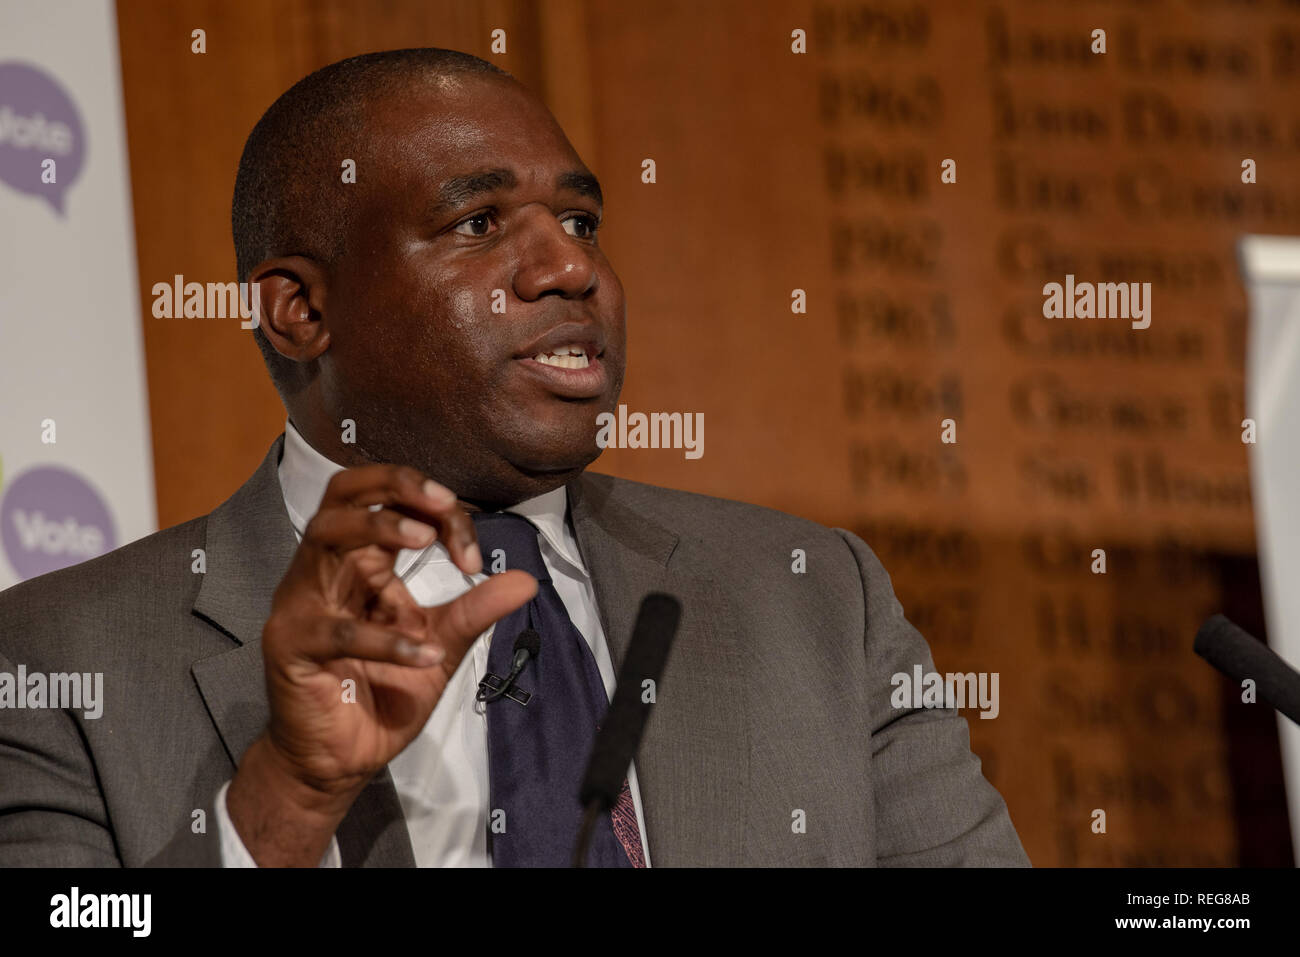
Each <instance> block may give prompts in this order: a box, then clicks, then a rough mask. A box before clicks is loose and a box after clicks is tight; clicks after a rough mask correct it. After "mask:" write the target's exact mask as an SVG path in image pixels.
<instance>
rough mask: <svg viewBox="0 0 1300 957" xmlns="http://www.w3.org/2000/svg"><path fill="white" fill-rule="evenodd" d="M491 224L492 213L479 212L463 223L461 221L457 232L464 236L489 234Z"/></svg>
mask: <svg viewBox="0 0 1300 957" xmlns="http://www.w3.org/2000/svg"><path fill="white" fill-rule="evenodd" d="M491 225H492V214H491V213H479V214H478V215H477V216H471V217H470V218H469V219H467V220H465V221H464V222H463V223H459V224H458V225H457V226H456V232H458V233H460V234H461V235H462V236H486V235H487V234H488V227H490V226H491ZM480 227H481V228H480ZM467 230H468V231H467Z"/></svg>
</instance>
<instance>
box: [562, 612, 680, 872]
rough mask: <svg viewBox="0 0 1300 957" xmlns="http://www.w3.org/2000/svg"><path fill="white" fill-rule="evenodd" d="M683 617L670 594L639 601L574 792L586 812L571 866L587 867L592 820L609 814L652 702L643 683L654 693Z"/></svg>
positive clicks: (643, 728)
mask: <svg viewBox="0 0 1300 957" xmlns="http://www.w3.org/2000/svg"><path fill="white" fill-rule="evenodd" d="M681 617H682V604H681V602H679V601H678V600H677V599H676V598H674V597H672V596H671V595H665V594H662V593H660V592H651V593H650V594H649V595H646V596H645V598H644V599H642V600H641V609H640V610H639V611H638V612H637V616H636V624H635V625H634V626H633V628H632V641H631V643H630V644H629V645H628V648H627V657H626V658H624V659H623V667H622V668H621V669H619V673H618V687H616V688H615V689H614V700H613V702H612V703H611V704H610V706H609V712H608V713H607V714H606V715H605V723H604V726H603V727H602V728H601V729H600V732H599V733H598V734H597V735H596V741H595V744H593V745H592V748H591V760H590V761H589V762H588V763H587V776H586V777H585V778H583V781H582V787H581V789H579V791H578V800H579V801H580V802H581V803H582V805H583V807H584V808H585V813H584V816H583V819H582V828H581V830H579V832H578V841H577V844H576V846H575V847H574V850H573V866H574V867H583V866H584V865H585V863H586V860H587V845H588V843H589V842H590V840H591V831H592V828H593V827H594V826H595V823H596V819H597V818H598V817H599V816H600V814H601V812H602V811H608V810H610V808H612V807H613V806H614V805H615V804H616V803H618V795H619V792H620V791H622V790H623V781H624V780H625V779H626V777H627V769H628V765H630V764H631V763H632V759H633V758H635V757H636V751H637V748H638V747H640V745H641V735H642V733H643V732H644V731H645V725H646V719H647V718H648V717H649V716H650V702H647V701H643V700H642V685H643V682H645V681H646V680H647V679H649V680H650V681H653V682H654V683H655V692H656V695H657V694H658V685H659V680H660V678H661V677H662V676H663V673H664V665H665V664H666V663H667V662H668V652H669V651H670V650H671V649H672V646H673V639H674V638H676V637H677V625H678V623H679V622H680V621H681Z"/></svg>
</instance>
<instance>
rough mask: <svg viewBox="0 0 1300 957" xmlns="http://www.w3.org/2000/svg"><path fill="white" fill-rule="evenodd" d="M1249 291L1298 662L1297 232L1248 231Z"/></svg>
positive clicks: (1274, 562) (1299, 794)
mask: <svg viewBox="0 0 1300 957" xmlns="http://www.w3.org/2000/svg"><path fill="white" fill-rule="evenodd" d="M1240 252H1241V272H1242V278H1243V281H1244V282H1245V284H1246V291H1247V293H1248V294H1249V296H1250V344H1249V349H1248V352H1247V357H1246V415H1247V416H1249V417H1250V418H1252V419H1254V420H1255V444H1254V445H1252V446H1250V479H1251V494H1252V496H1253V498H1254V504H1255V527H1256V534H1257V537H1258V541H1259V565H1260V582H1261V585H1262V587H1263V591H1264V611H1265V616H1266V618H1267V621H1268V643H1269V647H1271V648H1272V649H1273V651H1275V652H1276V653H1277V654H1278V655H1280V656H1281V657H1282V658H1283V659H1285V660H1286V662H1287V663H1288V664H1289V665H1291V667H1293V668H1295V667H1297V666H1300V238H1295V237H1291V236H1246V237H1244V238H1243V239H1242V240H1241V246H1240ZM1277 721H1278V735H1279V737H1280V739H1281V742H1282V768H1283V772H1284V774H1285V777H1286V788H1287V796H1288V800H1287V807H1288V809H1289V815H1290V818H1291V842H1292V845H1293V847H1294V852H1295V859H1296V861H1297V862H1300V727H1297V726H1296V725H1295V724H1294V723H1293V722H1291V721H1290V720H1289V719H1287V718H1284V717H1282V716H1281V715H1278V718H1277Z"/></svg>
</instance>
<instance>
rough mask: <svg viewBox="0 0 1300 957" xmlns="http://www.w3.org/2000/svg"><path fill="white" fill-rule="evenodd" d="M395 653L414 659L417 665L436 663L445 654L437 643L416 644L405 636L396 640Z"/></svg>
mask: <svg viewBox="0 0 1300 957" xmlns="http://www.w3.org/2000/svg"><path fill="white" fill-rule="evenodd" d="M397 653H398V654H399V655H401V656H402V657H403V658H411V659H414V661H415V663H416V664H417V665H436V664H438V662H440V661H442V659H443V658H444V657H445V655H446V653H445V652H444V651H443V650H442V649H441V648H440V647H438V646H437V645H417V644H416V643H415V642H413V641H410V640H408V639H406V638H403V639H401V640H400V641H398V642H397Z"/></svg>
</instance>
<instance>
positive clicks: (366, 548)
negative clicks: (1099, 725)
mask: <svg viewBox="0 0 1300 957" xmlns="http://www.w3.org/2000/svg"><path fill="white" fill-rule="evenodd" d="M341 171H342V172H341ZM349 171H351V173H352V174H354V175H349ZM601 214H602V207H601V195H600V187H599V184H598V182H597V181H596V178H595V177H594V176H593V175H592V174H591V173H590V171H589V170H588V169H587V168H586V167H585V166H584V165H583V164H582V161H581V160H580V159H579V158H578V156H577V154H576V153H575V152H574V150H573V148H572V146H571V145H570V144H569V143H568V140H567V139H566V138H565V136H564V134H563V131H562V130H561V129H560V127H559V125H558V124H557V123H556V122H555V120H554V118H553V117H552V116H551V115H550V113H549V112H548V111H547V110H546V108H545V107H544V106H543V105H542V104H541V103H540V102H539V101H538V100H537V99H536V98H535V97H533V96H532V95H531V94H530V93H528V92H527V91H526V90H525V89H524V88H523V87H521V86H520V85H519V84H518V83H516V82H515V81H514V80H513V78H511V77H509V76H508V75H506V74H503V73H501V72H500V71H498V70H497V69H496V68H495V67H492V66H490V65H489V64H486V63H485V62H483V61H481V60H478V59H476V58H473V57H469V56H466V55H464V54H458V53H454V52H451V51H438V50H413V51H392V52H388V53H384V54H371V55H367V56H364V57H355V58H352V59H350V60H346V61H342V62H341V63H337V64H334V65H332V66H330V67H326V68H325V69H324V70H321V71H318V72H317V73H315V74H312V75H311V76H310V77H307V78H306V79H304V80H303V81H301V82H300V83H298V84H297V85H295V86H294V87H293V88H292V89H291V90H289V91H288V92H287V93H285V94H284V96H282V97H281V98H280V99H279V100H277V101H276V103H275V104H273V105H272V107H271V108H270V109H269V110H268V111H267V113H266V114H265V115H264V116H263V118H262V120H261V121H260V122H259V123H258V125H257V127H256V128H255V129H254V131H253V133H252V134H251V135H250V137H249V140H248V143H247V145H246V146H245V149H244V155H243V158H242V160H241V163H240V172H239V176H238V179H237V182H236V189H235V201H234V215H233V220H234V233H235V245H236V253H237V258H238V265H239V278H240V280H241V281H253V282H256V283H258V288H259V290H260V299H261V305H260V326H259V328H258V330H257V332H256V333H255V335H256V336H257V340H258V344H259V346H260V347H261V348H262V351H263V354H264V356H265V358H266V361H267V365H268V368H269V370H270V373H271V375H272V378H273V380H274V381H275V384H276V387H277V389H278V390H279V392H280V394H281V396H282V398H283V400H284V403H285V406H286V408H287V410H288V412H289V423H288V424H287V426H286V434H285V435H284V436H281V437H280V438H278V439H277V440H276V441H275V442H274V444H273V445H272V446H271V449H270V451H269V453H268V454H267V456H266V459H265V460H264V461H263V463H262V465H261V467H260V468H259V469H258V470H257V471H256V473H255V474H254V475H253V476H252V478H250V479H249V480H248V482H246V483H245V484H244V486H243V487H242V488H240V489H239V490H238V491H237V492H236V493H235V494H234V495H233V496H232V497H231V498H230V499H229V500H227V501H226V502H225V503H223V504H222V505H221V506H219V507H218V508H217V509H216V510H215V511H213V512H212V513H211V514H209V515H207V516H204V517H201V518H198V519H195V520H193V521H191V522H187V523H185V524H183V525H179V526H176V527H174V528H170V529H167V530H165V531H162V532H159V533H157V534H155V535H151V536H149V537H148V538H145V539H143V540H141V541H138V542H135V543H133V544H131V545H128V546H126V547H124V548H121V549H118V550H117V551H115V552H113V553H111V554H109V555H106V556H104V557H102V558H99V559H96V560H93V561H90V562H86V563H84V564H81V565H77V566H74V567H72V568H70V569H66V570H64V571H61V572H56V573H54V574H51V575H46V576H42V577H40V578H37V579H34V580H32V581H29V582H26V583H23V584H21V585H18V586H15V587H14V588H11V589H9V590H7V591H5V592H4V593H3V594H0V672H4V671H7V672H10V673H16V672H17V669H18V668H19V666H22V667H23V668H25V670H26V672H27V673H28V674H33V673H41V674H56V673H70V672H79V673H92V674H93V673H102V674H103V698H104V700H103V702H102V716H100V717H89V716H87V714H85V713H83V712H81V711H78V710H76V709H73V708H36V709H26V710H21V711H20V710H14V709H0V865H37V864H49V865H107V866H113V865H125V866H138V865H146V864H154V865H211V866H221V865H223V864H224V865H227V866H233V865H238V864H244V865H251V864H256V865H260V866H274V865H307V866H312V865H318V864H321V865H331V864H332V865H343V866H385V865H387V866H392V865H414V864H422V865H439V864H444V865H474V864H486V863H498V864H499V863H501V861H494V860H493V858H494V855H495V853H496V852H494V851H493V850H492V848H493V846H494V845H493V844H492V842H491V840H489V838H488V834H489V833H491V834H495V835H497V839H498V840H499V841H502V842H504V840H505V838H504V837H501V835H503V834H505V833H506V832H507V828H508V827H509V825H506V824H504V823H503V822H499V821H498V813H497V810H498V809H497V807H496V796H497V788H498V787H500V786H501V785H502V782H501V780H500V777H501V775H500V773H497V772H494V774H489V773H488V767H489V763H490V762H489V760H488V757H487V754H486V752H487V742H488V740H489V737H490V731H489V730H488V728H487V726H485V722H484V717H483V711H484V709H483V708H481V707H477V705H478V704H479V702H476V700H475V698H476V696H475V689H476V688H477V687H478V686H479V682H480V680H483V679H484V678H485V674H486V672H485V668H486V663H487V662H488V660H489V659H488V658H487V655H488V648H489V647H490V645H491V642H492V631H493V624H494V623H495V622H498V621H504V620H505V619H506V618H507V616H510V615H512V614H513V613H515V612H516V611H517V610H520V609H525V608H533V607H535V605H536V603H537V602H541V601H543V599H544V598H545V597H546V596H547V595H549V596H551V599H550V600H551V601H552V607H556V604H555V603H562V615H564V616H567V619H568V621H567V622H563V623H562V624H563V626H564V627H571V628H572V631H571V633H572V634H573V635H575V636H577V637H578V639H579V641H581V642H585V646H584V648H583V651H582V654H584V655H588V656H589V657H588V659H587V664H586V667H588V669H589V674H590V675H591V676H593V680H595V681H597V682H603V683H604V685H605V690H606V692H608V691H609V690H610V688H611V687H612V675H613V673H614V671H615V669H616V667H617V665H618V663H619V662H620V661H621V660H622V658H623V656H624V654H625V652H626V646H627V642H628V639H629V637H630V634H631V630H632V619H633V616H634V613H635V609H636V607H637V605H638V603H639V601H640V599H641V598H642V597H643V596H644V595H645V594H647V593H649V592H652V591H663V592H668V593H670V594H673V595H675V596H676V597H677V598H678V599H680V601H681V603H682V606H683V614H682V622H681V627H680V630H679V632H678V637H677V639H676V643H675V645H674V649H673V653H672V657H671V658H670V660H669V663H668V667H667V670H666V672H665V674H664V676H663V679H662V688H661V689H660V691H659V693H658V695H657V696H656V698H655V704H654V706H653V708H652V709H651V711H652V715H651V719H650V723H649V726H648V729H647V732H646V736H645V739H644V742H643V744H642V747H641V750H640V752H639V754H638V757H637V759H636V761H635V763H634V766H633V767H632V768H631V769H629V775H628V782H627V785H626V787H625V795H624V797H625V798H626V803H625V804H624V803H623V802H622V800H621V801H620V805H619V806H620V807H622V808H623V809H624V816H623V817H622V818H621V819H620V820H617V821H614V822H613V823H611V824H610V825H609V826H610V827H612V829H613V831H614V832H616V834H617V837H618V840H619V841H620V845H612V846H615V847H621V850H619V851H618V853H619V854H622V853H624V852H626V855H627V857H626V859H622V858H620V864H619V866H643V865H645V864H650V865H651V866H683V865H687V866H690V865H731V866H768V865H814V866H818V865H835V866H846V865H847V866H853V865H861V866H870V865H916V866H936V865H937V866H947V865H1027V864H1028V860H1027V858H1026V856H1025V853H1024V851H1023V849H1022V848H1021V845H1020V842H1019V840H1018V838H1017V836H1016V833H1015V830H1014V829H1013V827H1012V825H1011V821H1010V819H1009V817H1008V814H1007V809H1006V805H1005V804H1004V802H1003V801H1002V799H1001V797H1000V796H999V795H998V793H997V792H996V791H995V790H994V788H993V787H992V786H991V785H990V784H989V783H988V781H987V780H985V778H984V777H983V775H982V774H981V772H980V763H979V760H978V759H977V758H976V757H975V756H974V755H973V754H972V753H971V751H970V749H969V739H968V729H967V725H966V722H965V720H964V719H962V718H961V717H960V716H959V715H958V714H957V713H956V712H955V711H953V710H951V709H946V708H913V707H910V706H904V707H895V705H894V704H893V703H891V692H892V691H893V687H892V685H891V678H892V676H894V675H896V674H899V673H903V674H907V675H910V674H912V672H913V669H914V667H915V666H918V665H919V666H920V667H921V668H922V670H923V671H924V672H927V673H928V672H930V671H932V670H933V664H932V662H931V659H930V654H929V650H928V648H927V647H926V644H925V641H924V640H923V638H922V637H921V636H920V635H919V634H918V633H917V632H916V630H915V629H913V628H912V627H911V625H909V624H908V622H907V621H906V620H905V618H904V617H903V612H902V609H901V607H900V605H899V603H898V601H897V599H896V598H895V597H894V594H893V591H892V589H891V586H890V583H889V578H888V575H887V574H886V573H885V570H884V569H883V568H882V567H881V565H880V563H879V561H878V560H877V559H876V557H875V555H874V554H873V553H872V552H871V549H870V548H868V546H867V545H866V544H865V543H864V542H863V541H862V540H861V539H859V538H857V537H856V536H854V535H852V534H851V533H849V532H846V531H843V530H840V529H836V530H828V529H826V528H824V527H822V526H820V525H817V524H815V523H812V522H808V521H805V520H802V519H798V518H795V517H792V516H789V515H784V514H782V513H779V512H774V511H771V510H768V509H763V508H758V507H756V506H752V505H746V504H742V503H739V502H731V501H726V500H722V499H715V498H710V497H706V496H701V495H694V494H689V493H685V492H679V491H672V490H668V489H661V488H655V487H652V486H649V485H644V484H641V483H637V482H630V481H625V480H621V479H615V478H611V477H608V476H602V475H597V474H588V473H586V472H585V471H584V469H585V468H586V466H587V465H589V464H590V463H591V462H592V461H594V460H595V459H596V457H597V456H598V455H599V453H600V449H599V447H598V444H597V441H596V430H597V429H596V421H597V420H596V417H597V415H598V413H601V412H608V411H611V410H613V409H614V408H615V407H616V405H617V400H618V395H619V392H620V390H621V387H622V379H623V371H624V345H625V330H624V316H625V305H624V299H623V290H622V287H621V286H620V284H619V281H618V277H617V276H616V275H615V273H614V271H613V269H612V268H611V266H610V264H609V262H608V260H607V259H606V258H605V257H604V255H603V253H602V252H601V249H600V246H599V245H598V242H597V239H596V233H597V230H598V228H599V224H600V219H601ZM496 512H504V513H509V516H513V517H512V518H511V521H514V522H516V523H522V527H525V528H526V529H528V530H529V534H532V533H534V532H535V533H536V544H537V548H536V549H535V550H534V554H535V555H538V556H539V557H540V561H539V562H535V563H534V565H533V566H532V569H533V571H534V572H536V574H529V573H528V572H526V571H523V570H520V568H518V567H515V565H514V563H513V562H511V566H512V567H511V568H510V570H508V571H498V573H496V574H491V575H485V574H484V570H485V569H484V558H485V556H484V555H483V554H482V552H481V551H480V548H479V546H478V540H479V537H480V534H477V533H476V530H479V529H482V527H483V525H482V524H480V523H481V522H482V521H483V520H484V519H485V517H489V516H490V514H491V513H496ZM480 513H481V514H480ZM498 517H499V516H498ZM530 547H531V545H530ZM796 549H798V550H802V553H803V556H804V559H803V561H804V566H805V568H806V571H803V572H802V573H795V571H794V570H793V569H792V568H791V556H792V553H794V552H795V550H796ZM493 554H495V553H493ZM493 570H496V569H495V567H494V569H493ZM547 640H550V639H547ZM543 647H544V650H543V651H542V657H541V658H540V659H539V665H540V664H542V663H544V662H546V661H547V657H546V656H547V654H548V652H547V651H546V650H545V646H543ZM597 673H598V674H599V678H595V677H594V676H595V675H597ZM602 700H603V699H602ZM501 705H503V706H509V707H516V706H517V705H516V704H515V703H514V702H511V701H506V700H505V699H502V701H501ZM496 706H498V705H497V704H495V703H494V704H491V705H488V707H496ZM587 730H588V731H589V730H590V729H587ZM500 746H501V742H500V741H495V742H493V744H492V747H493V748H499V747H500ZM541 757H542V759H543V760H544V761H545V759H547V758H548V757H554V755H542V756H541ZM496 760H497V757H496V756H495V752H494V754H493V756H492V758H491V761H492V762H495V761H496ZM491 766H492V767H493V768H499V767H500V765H497V764H495V763H492V764H491ZM561 785H563V787H562V789H563V790H565V793H566V794H567V793H568V789H569V788H570V782H561ZM576 787H577V781H572V782H571V789H572V790H575V791H576ZM566 800H567V798H566ZM572 800H573V801H574V803H575V807H576V796H575V797H573V798H572ZM521 813H523V812H521ZM617 813H618V809H617V808H616V811H615V814H616V815H617ZM516 820H517V819H516ZM498 823H500V824H501V826H500V827H498ZM515 826H516V827H518V825H517V824H516V825H515ZM501 846H504V844H502V845H501ZM530 862H533V863H544V860H543V859H542V858H537V859H536V860H533V861H530V859H529V858H528V857H527V856H526V855H525V856H524V857H520V858H512V859H511V863H522V864H528V863H530Z"/></svg>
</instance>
